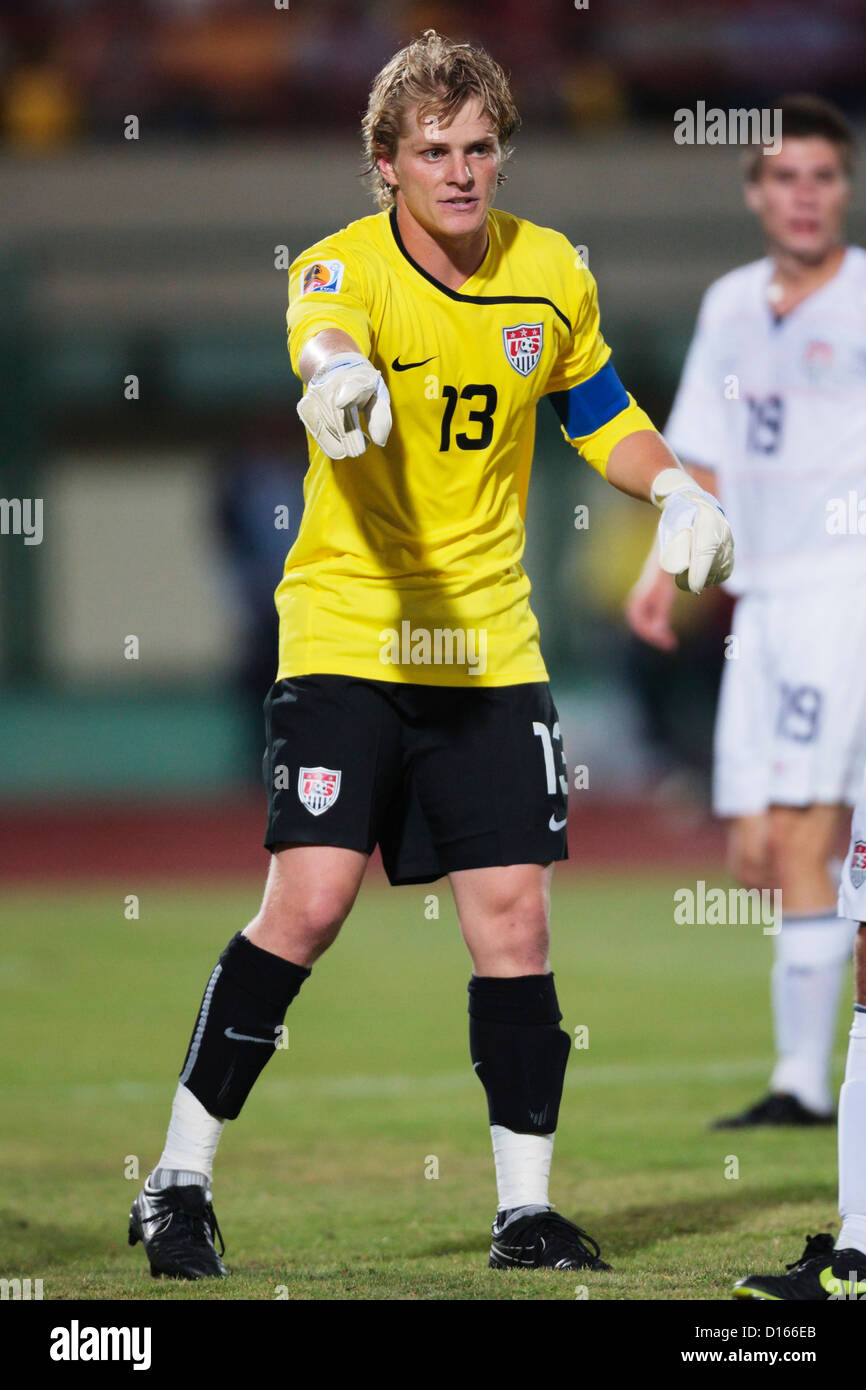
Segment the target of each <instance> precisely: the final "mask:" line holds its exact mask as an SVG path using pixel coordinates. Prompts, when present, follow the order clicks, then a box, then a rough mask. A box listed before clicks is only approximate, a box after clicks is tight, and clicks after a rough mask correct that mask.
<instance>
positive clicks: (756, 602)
mask: <svg viewBox="0 0 866 1390" xmlns="http://www.w3.org/2000/svg"><path fill="white" fill-rule="evenodd" d="M731 637H733V638H736V642H735V643H731V641H730V639H728V645H729V647H730V648H731V656H730V658H729V659H728V660H727V661H726V662H725V667H724V672H723V675H722V688H721V692H720V695H719V709H718V714H717V717H716V734H715V766H714V777H713V809H714V810H715V812H716V814H717V815H719V816H746V815H757V814H759V813H760V812H761V811H764V810H766V808H767V807H768V806H771V805H780V806H810V805H812V804H813V803H815V802H827V803H834V802H845V803H846V804H847V805H849V806H853V804H854V802H855V801H856V800H857V796H858V794H859V792H860V786H861V782H862V780H863V768H864V766H866V603H864V600H863V593H862V591H861V592H858V588H857V585H856V584H853V583H852V584H851V585H850V587H847V588H845V589H840V588H839V587H838V586H836V585H833V586H832V587H829V586H827V587H816V588H815V589H812V590H808V591H805V590H801V591H799V592H797V593H784V594H748V595H746V596H745V597H744V598H741V599H740V600H739V601H738V603H737V606H736V608H735V610H734V622H733V632H732V634H731Z"/></svg>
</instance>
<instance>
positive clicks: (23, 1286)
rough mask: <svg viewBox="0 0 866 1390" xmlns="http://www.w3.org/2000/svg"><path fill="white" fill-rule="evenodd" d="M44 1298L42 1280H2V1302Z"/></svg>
mask: <svg viewBox="0 0 866 1390" xmlns="http://www.w3.org/2000/svg"><path fill="white" fill-rule="evenodd" d="M7 1298H13V1299H25V1300H27V1299H31V1298H42V1280H41V1279H0V1300H3V1301H4V1302H5V1300H6V1299H7Z"/></svg>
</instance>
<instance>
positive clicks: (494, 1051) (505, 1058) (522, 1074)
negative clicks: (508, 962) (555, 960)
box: [469, 974, 571, 1134]
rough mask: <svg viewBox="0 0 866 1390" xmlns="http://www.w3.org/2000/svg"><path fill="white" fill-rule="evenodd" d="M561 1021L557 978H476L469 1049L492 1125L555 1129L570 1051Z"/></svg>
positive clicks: (471, 998) (521, 1131) (524, 1131)
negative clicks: (556, 987) (485, 1093)
mask: <svg viewBox="0 0 866 1390" xmlns="http://www.w3.org/2000/svg"><path fill="white" fill-rule="evenodd" d="M561 1018H562V1014H561V1013H560V1012H559V1004H558V1003H557V999H556V990H555V988H554V984H553V975H552V974H549V975H518V976H514V977H512V978H510V979H500V978H498V977H494V976H490V975H473V976H472V979H471V980H470V981H469V1049H470V1053H471V1056H472V1064H473V1066H474V1067H475V1071H476V1073H477V1074H478V1078H479V1080H480V1081H481V1084H482V1085H483V1087H484V1089H485V1091H486V1092H487V1107H488V1111H489V1115H490V1123H491V1124H492V1125H502V1126H503V1127H504V1128H505V1129H510V1130H513V1131H514V1132H515V1133H516V1134H552V1133H553V1131H554V1130H555V1129H556V1122H557V1119H558V1118H559V1103H560V1100H561V1098H562V1088H563V1084H564V1082H565V1067H566V1063H567V1062H568V1054H569V1052H570V1050H571V1039H570V1038H569V1036H568V1034H567V1033H565V1032H563V1030H562V1029H561V1028H559V1027H558V1026H557V1025H558V1024H559V1021H560V1019H561Z"/></svg>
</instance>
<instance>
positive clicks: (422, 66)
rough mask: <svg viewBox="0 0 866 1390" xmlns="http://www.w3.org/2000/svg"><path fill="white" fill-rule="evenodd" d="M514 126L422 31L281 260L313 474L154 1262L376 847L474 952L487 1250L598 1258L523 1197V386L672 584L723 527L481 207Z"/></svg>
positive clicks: (720, 571)
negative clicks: (248, 857) (652, 547)
mask: <svg viewBox="0 0 866 1390" xmlns="http://www.w3.org/2000/svg"><path fill="white" fill-rule="evenodd" d="M517 119H518V118H517V112H516V110H515V107H514V103H513V100H512V97H511V93H510V91H509V88H508V84H507V81H506V78H505V75H504V74H503V72H502V70H501V69H500V68H499V67H498V66H497V64H496V63H495V62H493V60H492V59H491V58H490V57H489V56H488V55H487V53H485V52H484V51H483V50H481V49H478V48H473V47H470V46H468V45H463V44H453V43H450V42H448V41H447V40H445V39H443V38H441V37H440V36H439V35H438V34H436V33H435V32H433V31H432V30H428V31H427V32H426V33H425V34H424V36H423V37H422V38H421V39H419V40H417V41H416V42H414V43H412V44H410V45H409V46H408V47H406V48H404V49H403V50H401V51H400V52H399V53H397V54H396V55H395V56H394V57H393V58H392V59H391V61H390V62H389V63H388V64H387V65H386V67H385V68H384V69H383V70H382V72H380V73H379V75H378V77H377V78H376V80H375V82H374V84H373V88H372V91H371V94H370V100H369V106H368V110H367V114H366V117H365V121H364V136H365V142H366V151H367V156H368V160H369V168H370V174H371V178H372V181H373V183H374V187H375V192H376V195H377V197H378V201H379V205H380V208H381V211H380V212H379V213H378V214H374V215H373V216H369V217H364V218H362V219H361V220H359V221H357V222H354V223H352V224H351V226H349V227H347V228H345V229H344V230H342V231H339V232H337V233H336V234H335V235H333V236H330V237H328V238H326V239H325V240H323V241H321V242H319V243H317V244H316V245H315V246H313V247H311V248H310V249H309V250H307V251H305V252H304V253H303V254H302V255H300V256H299V257H298V258H297V260H296V261H295V262H294V264H293V265H292V267H291V269H290V272H289V313H288V327H289V349H290V354H291V362H292V366H293V368H294V370H295V371H296V372H297V373H298V375H299V376H300V377H301V379H302V381H303V382H304V384H305V388H306V389H305V393H304V397H303V399H302V401H301V403H300V405H299V407H298V412H299V415H300V417H301V419H302V421H303V423H304V425H305V427H306V429H307V432H308V435H309V446H310V468H309V472H308V474H307V478H306V482H305V488H304V499H305V509H304V516H303V520H302V523H301V528H300V532H299V535H298V539H297V541H296V543H295V545H294V546H293V547H292V550H291V552H290V553H289V556H288V558H287V560H286V566H285V572H284V575H283V579H282V581H281V583H280V586H279V588H278V590H277V595H276V603H277V608H278V610H279V615H280V643H279V648H280V649H279V665H278V670H277V679H276V683H275V684H274V686H273V687H272V689H271V691H270V693H269V695H268V698H267V700H266V702H265V715H266V730H267V754H266V776H267V785H268V796H269V818H268V828H267V835H266V840H265V843H266V845H267V847H268V849H269V850H270V851H271V854H272V858H271V864H270V871H269V874H268V879H267V884H266V887H265V892H264V900H263V902H262V906H261V909H260V911H259V912H258V914H257V915H256V917H255V918H254V919H253V921H252V922H250V923H249V925H248V926H247V927H246V928H245V930H244V931H242V932H238V934H237V935H236V936H235V937H234V938H233V939H232V940H231V941H230V942H229V944H228V946H227V947H226V948H225V950H224V951H223V953H222V955H221V956H220V959H219V962H218V964H217V965H216V967H215V968H214V970H213V973H212V974H211V976H210V980H209V982H208V984H207V988H206V990H205V994H204V998H203V1000H202V1004H201V1007H200V1010H199V1014H198V1017H197V1020H196V1023H195V1026H194V1029H193V1033H192V1038H191V1040H190V1044H189V1049H188V1052H187V1055H186V1059H185V1061H184V1064H183V1068H182V1071H181V1076H180V1083H179V1085H178V1088H177V1092H176V1095H175V1099H174V1105H173V1108H172V1114H171V1122H170V1125H169V1131H168V1137H167V1139H166V1144H165V1148H164V1150H163V1153H162V1156H161V1157H160V1159H159V1162H158V1163H157V1165H156V1167H155V1169H154V1171H153V1172H152V1173H151V1174H150V1175H149V1177H148V1179H147V1182H146V1184H145V1187H144V1189H143V1191H142V1192H141V1193H140V1194H139V1196H138V1197H137V1198H136V1200H135V1203H134V1204H133V1209H132V1213H131V1218H130V1239H131V1241H133V1242H135V1241H138V1240H142V1241H143V1243H144V1246H145V1250H146V1253H147V1256H148V1258H149V1260H150V1263H151V1268H152V1270H153V1271H154V1272H155V1273H163V1274H170V1275H175V1276H181V1277H188V1278H198V1277H201V1276H203V1275H221V1274H224V1273H225V1270H224V1267H223V1264H222V1261H221V1258H220V1256H219V1255H218V1254H217V1251H216V1249H215V1246H214V1235H215V1234H216V1223H215V1217H214V1214H213V1206H212V1200H211V1191H210V1188H211V1181H212V1171H213V1159H214V1154H215V1151H216V1148H217V1143H218V1140H219V1137H220V1133H221V1131H222V1128H223V1125H224V1123H225V1121H226V1120H229V1119H234V1118H235V1117H236V1116H237V1115H238V1114H239V1113H240V1110H241V1108H242V1106H243V1104H244V1102H245V1100H246V1098H247V1096H248V1094H249V1092H250V1090H251V1088H252V1086H253V1084H254V1082H255V1080H256V1078H257V1076H258V1075H259V1073H260V1072H261V1070H262V1068H263V1066H264V1065H265V1063H266V1062H267V1060H268V1058H269V1056H270V1055H271V1053H272V1052H273V1050H274V1046H275V1041H276V1040H277V1039H278V1038H279V1034H280V1029H281V1026H282V1023H283V1019H284V1016H285V1014H286V1010H287V1008H288V1006H289V1005H290V1003H291V1001H292V1000H293V999H294V998H295V996H296V995H297V993H298V991H299V990H300V988H301V986H302V985H303V984H304V982H305V981H306V979H307V978H308V976H309V975H310V972H311V970H312V969H313V967H314V965H315V963H316V961H317V960H318V959H319V957H320V956H321V955H322V954H323V952H324V951H326V950H327V948H328V947H329V946H330V945H331V944H332V942H333V941H334V940H335V938H336V936H337V934H338V932H339V930H340V927H341V925H342V923H343V921H344V920H345V918H346V917H347V915H348V913H349V912H350V910H351V907H352V904H353V902H354V900H355V897H356V894H357V893H358V890H359V888H360V886H361V880H362V879H363V877H364V871H365V869H366V865H367V861H368V858H369V855H370V854H371V853H372V851H373V849H374V848H375V846H376V845H377V844H378V845H379V846H380V848H381V851H382V857H383V861H384V864H385V868H386V871H387V873H388V876H389V878H390V880H391V882H392V883H428V882H432V881H433V880H435V879H437V878H439V877H441V876H443V875H447V876H448V878H449V880H450V884H451V888H452V891H453V894H454V899H455V904H456V908H457V914H458V918H459V921H460V927H461V931H462V933H463V937H464V939H465V941H466V945H467V948H468V950H469V954H470V956H471V959H472V967H473V973H472V977H471V979H470V981H469V1043H470V1054H471V1060H472V1065H473V1067H474V1070H475V1072H476V1074H477V1076H478V1078H479V1081H480V1083H481V1085H482V1086H483V1088H484V1091H485V1093H486V1100H487V1108H488V1119H489V1124H490V1131H491V1140H492V1147H493V1156H494V1162H495V1170H496V1184H497V1197H498V1201H497V1214H496V1218H495V1222H494V1225H493V1232H492V1235H493V1239H492V1245H491V1251H490V1265H491V1267H493V1268H499V1269H504V1268H512V1267H514V1268H521V1269H527V1268H537V1267H548V1268H558V1269H569V1270H576V1269H589V1270H603V1269H607V1268H608V1267H609V1266H608V1265H607V1264H606V1263H605V1262H604V1261H603V1260H602V1258H601V1254H600V1251H599V1246H598V1244H597V1243H596V1241H595V1240H594V1239H593V1238H592V1237H591V1236H589V1235H588V1234H587V1233H586V1232H585V1231H584V1230H582V1229H581V1228H580V1227H579V1226H577V1225H575V1224H573V1223H572V1222H571V1221H568V1220H567V1219H565V1217H563V1216H560V1215H559V1214H558V1213H557V1212H554V1211H553V1209H552V1207H551V1203H550V1200H549V1195H548V1180H549V1171H550V1163H551V1156H552V1152H553V1142H554V1133H555V1130H556V1124H557V1117H558V1112H559V1105H560V1098H561V1095H562V1089H563V1081H564V1075H565V1066H566V1062H567V1059H568V1053H569V1036H568V1034H567V1033H566V1032H565V1031H563V1030H562V1029H561V1028H560V1026H559V1024H560V1021H561V1018H562V1015H561V1013H560V1009H559V1003H558V1000H557V994H556V989H555V987H554V978H553V974H552V973H551V968H550V960H549V954H548V901H549V892H550V880H551V873H552V867H553V864H554V862H555V861H557V860H561V859H565V858H566V857H567V845H566V814H567V793H568V778H567V775H566V761H565V755H564V751H563V747H562V736H561V731H560V726H559V721H558V718H557V713H556V708H555V706H554V704H553V700H552V699H551V695H550V690H549V685H548V676H547V671H546V669H545V666H544V662H543V660H542V657H541V652H540V649H539V639H538V626H537V623H536V621H535V618H534V616H533V613H532V610H531V608H530V604H529V580H528V578H527V576H526V574H525V572H524V570H523V568H522V566H521V563H520V561H521V555H522V552H523V544H524V524H523V519H524V512H525V507H526V499H527V491H528V487H529V474H530V467H531V463H532V450H533V436H534V424H535V408H536V405H537V403H538V402H539V400H541V398H542V397H547V398H548V400H549V401H550V403H551V404H552V406H553V408H554V409H555V411H556V412H557V415H558V417H559V420H560V422H561V425H562V431H563V434H564V437H565V439H566V440H567V442H568V443H569V444H571V445H573V446H574V447H575V448H576V449H577V450H579V452H580V453H581V454H582V456H583V457H584V459H586V461H587V462H588V463H590V464H591V465H592V466H593V467H595V468H597V469H598V470H599V471H600V472H601V473H602V474H603V475H605V476H606V477H607V479H608V481H609V482H611V483H612V484H613V485H614V486H615V487H617V488H619V489H620V490H621V491H623V492H626V493H629V494H630V495H631V496H633V497H638V498H642V499H645V500H647V501H652V503H653V504H654V505H655V506H656V507H657V508H658V509H659V511H660V513H661V515H660V519H659V545H660V557H661V563H662V564H663V566H664V567H665V569H666V570H668V571H669V572H670V573H671V574H674V575H676V577H677V582H678V583H679V585H680V586H681V587H683V588H688V589H690V590H691V591H692V592H693V593H696V594H697V593H700V591H701V590H702V589H703V588H704V586H705V585H707V584H716V583H718V582H720V581H721V580H723V579H725V578H726V577H727V576H728V574H729V573H730V571H731V566H732V541H731V534H730V530H729V527H728V524H727V522H726V520H725V517H724V515H723V513H722V511H721V509H720V508H719V505H718V503H717V502H716V500H715V498H713V497H712V496H710V495H709V494H708V493H707V492H705V491H703V490H702V489H701V488H700V487H699V486H698V485H697V484H696V483H695V482H694V481H693V479H692V478H691V477H689V476H688V475H687V474H686V473H685V472H684V471H683V470H682V469H681V468H680V466H679V464H678V462H677V460H676V459H675V457H674V456H673V455H672V454H671V452H670V450H669V449H668V448H667V446H666V445H665V444H664V442H663V441H662V439H661V438H660V436H659V435H658V434H657V433H656V431H655V430H654V428H653V426H652V423H651V421H650V420H649V419H648V418H647V416H646V415H645V414H644V413H643V411H642V410H641V409H640V408H639V407H638V406H637V405H636V404H635V402H634V400H633V399H632V398H631V396H629V395H628V393H627V392H626V391H625V389H624V388H623V386H622V385H621V383H620V381H619V379H618V377H617V375H616V371H615V370H614V367H613V365H612V363H611V361H610V349H609V348H608V347H607V345H606V343H605V342H604V339H603V338H602V336H601V332H600V328H599V311H598V304H597V299H596V289H595V284H594V281H593V279H592V276H591V275H590V274H589V272H588V270H587V269H586V268H585V266H584V265H583V263H582V262H581V260H580V258H579V257H578V256H576V254H575V252H574V249H573V248H572V247H571V246H570V245H569V243H568V241H567V240H566V238H565V237H564V236H561V235H560V234H559V233H557V232H554V231H550V230H548V229H546V228H542V227H538V226H535V225H534V224H533V223H531V222H528V221H525V220H523V219H521V218H519V217H516V216H514V215H513V214H511V213H508V212H501V211H496V210H494V209H493V200H494V195H495V193H496V189H497V185H498V184H499V183H500V182H501V181H502V179H503V173H502V165H503V162H504V161H505V159H506V158H507V156H508V154H509V139H510V137H511V135H512V133H513V131H514V129H515V127H516V125H517ZM312 987H314V986H312Z"/></svg>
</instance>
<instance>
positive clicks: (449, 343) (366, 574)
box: [276, 209, 653, 686]
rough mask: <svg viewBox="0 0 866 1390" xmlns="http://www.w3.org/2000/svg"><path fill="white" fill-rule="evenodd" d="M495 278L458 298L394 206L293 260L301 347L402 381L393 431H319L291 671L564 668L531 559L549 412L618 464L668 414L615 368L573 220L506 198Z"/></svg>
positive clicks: (295, 556)
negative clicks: (344, 341)
mask: <svg viewBox="0 0 866 1390" xmlns="http://www.w3.org/2000/svg"><path fill="white" fill-rule="evenodd" d="M488 233H489V236H488V247H487V252H486V254H485V257H484V260H483V261H482V263H481V265H480V266H479V268H478V270H477V271H476V272H475V274H474V275H472V276H471V277H470V278H469V279H468V280H466V281H465V282H464V284H463V285H461V287H460V289H459V290H452V289H449V288H447V287H446V286H444V285H442V284H441V283H440V282H439V281H438V280H435V279H434V278H433V277H432V276H431V275H429V274H428V273H427V272H426V271H424V270H422V269H421V267H420V266H419V265H417V264H416V262H415V261H414V260H413V259H412V258H411V256H410V255H409V254H408V252H407V251H406V249H405V247H404V245H403V242H402V240H401V237H400V233H399V228H398V224H397V217H396V212H395V210H393V209H392V210H391V211H390V212H383V213H379V214H377V215H374V216H371V217H365V218H362V219H361V220H359V221H357V222H353V223H351V224H350V225H349V226H348V227H346V228H344V229H343V230H341V231H339V232H337V233H336V234H335V235H334V236H330V237H328V238H326V239H325V240H323V241H320V242H317V243H316V245H315V246H312V247H310V248H309V250H307V251H304V252H303V254H302V255H300V256H298V258H297V259H296V260H295V261H294V263H293V264H292V266H291V268H290V270H289V311H288V330H289V351H290V355H291V362H292V367H293V369H294V370H295V371H296V372H297V367H298V358H299V356H300V354H301V352H302V350H303V348H304V345H305V344H306V343H307V342H308V341H309V339H310V338H311V337H312V336H313V335H314V334H316V333H319V332H320V331H321V330H322V329H325V328H339V329H342V330H344V331H345V332H346V333H348V334H350V335H351V337H352V338H353V339H354V340H355V342H356V343H357V344H358V348H359V350H360V351H361V352H362V353H363V354H364V355H365V356H366V357H368V358H369V359H370V361H371V362H372V363H373V364H374V365H375V366H376V368H377V369H378V370H379V371H380V372H381V373H382V376H383V377H384V379H385V382H386V384H387V386H388V390H389V391H390V393H391V410H392V416H393V425H392V428H391V433H390V436H389V438H388V441H387V443H386V444H385V445H384V447H382V448H379V447H377V446H376V445H375V444H372V443H368V445H367V448H366V451H365V452H364V454H362V455H361V457H360V458H350V459H342V460H338V461H333V460H331V459H329V458H328V457H327V455H326V454H325V453H324V452H323V451H322V450H321V449H320V448H319V447H318V446H317V445H316V444H315V442H314V441H313V440H312V438H310V437H309V436H308V442H309V450H310V466H309V469H308V472H307V475H306V478H305V481H304V514H303V519H302V521H301V526H300V530H299V533H298V537H297V540H296V541H295V544H294V545H293V546H292V549H291V550H290V552H289V555H288V557H287V559H286V565H285V571H284V574H283V578H282V581H281V582H280V585H279V587H278V589H277V592H276V604H277V609H278V612H279V618H280V643H279V668H278V673H277V678H278V679H282V678H283V677H289V676H299V675H309V674H313V673H323V674H324V673H335V674H343V675H348V676H362V677H366V678H368V679H373V680H387V681H411V682H415V683H420V684H423V685H449V686H454V685H457V686H472V685H513V684H517V683H519V682H524V681H542V680H546V679H547V671H546V669H545V666H544V662H543V660H542V657H541V651H540V648H539V637H538V624H537V622H536V620H535V617H534V615H533V613H532V609H531V607H530V584H529V579H528V578H527V575H526V573H525V571H524V569H523V567H522V565H521V563H520V561H521V556H522V553H523V546H524V525H523V519H524V513H525V508H526V498H527V492H528V488H529V476H530V469H531V465H532V452H533V441H534V436H535V407H536V405H537V403H538V401H539V399H540V397H542V396H544V395H548V394H552V395H553V396H554V404H555V406H556V409H557V412H558V414H559V416H560V419H561V421H562V425H563V433H564V435H565V437H566V439H567V440H568V441H569V442H570V443H573V444H575V445H576V446H577V447H578V448H580V450H581V452H582V454H583V455H584V457H585V458H586V459H587V460H588V461H589V462H590V463H592V464H593V465H594V466H595V467H597V468H599V470H600V471H601V472H602V473H603V472H604V468H605V465H606V462H607V458H608V455H609V454H610V451H611V449H612V448H613V446H614V444H616V443H617V442H618V441H619V440H620V439H622V438H624V437H625V436H626V435H628V434H630V433H633V432H634V431H636V430H641V429H652V428H653V426H652V423H651V421H650V420H649V419H648V418H647V416H646V415H645V414H644V413H643V411H642V410H640V409H639V408H638V407H637V406H636V405H635V403H634V401H633V399H632V398H631V396H629V395H627V393H626V392H625V391H624V390H623V388H622V386H621V385H620V383H619V381H618V380H617V378H616V375H615V373H614V372H613V368H612V366H611V365H610V364H608V357H609V355H610V349H609V348H608V346H607V345H606V343H605V342H604V339H603V338H602V336H601V332H600V329H599V313H598V303H597V297H596V289H595V282H594V280H593V278H592V276H591V275H590V273H589V271H588V270H587V269H586V267H585V266H584V265H583V263H582V261H581V260H580V258H579V256H578V255H577V253H576V251H575V249H574V248H573V247H572V246H571V244H570V243H569V242H568V240H567V239H566V238H565V237H564V236H562V235H560V234H559V233H558V232H555V231H551V230H550V229H548V228H545V227H538V226H535V225H534V224H533V223H531V222H527V221H525V220H524V219H522V218H518V217H514V216H512V215H511V214H510V213H507V212H502V211H499V210H495V209H494V210H491V211H490V213H489V215H488Z"/></svg>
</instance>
